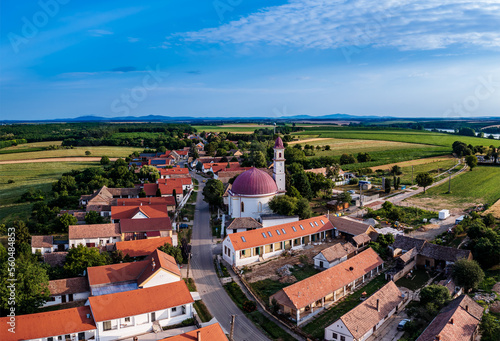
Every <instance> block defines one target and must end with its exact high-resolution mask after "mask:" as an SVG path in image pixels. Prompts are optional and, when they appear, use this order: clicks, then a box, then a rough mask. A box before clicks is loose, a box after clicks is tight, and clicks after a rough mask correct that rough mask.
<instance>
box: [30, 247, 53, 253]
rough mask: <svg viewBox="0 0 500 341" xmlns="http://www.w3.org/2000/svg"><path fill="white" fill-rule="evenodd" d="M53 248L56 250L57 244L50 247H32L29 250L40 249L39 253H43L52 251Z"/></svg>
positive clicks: (33, 251)
mask: <svg viewBox="0 0 500 341" xmlns="http://www.w3.org/2000/svg"><path fill="white" fill-rule="evenodd" d="M54 250H57V246H52V247H32V248H31V252H32V253H36V252H37V251H40V253H41V254H42V255H43V254H45V253H50V252H54Z"/></svg>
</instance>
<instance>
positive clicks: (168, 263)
mask: <svg viewBox="0 0 500 341" xmlns="http://www.w3.org/2000/svg"><path fill="white" fill-rule="evenodd" d="M146 261H147V262H148V263H147V264H148V265H147V266H146V267H145V268H144V271H143V272H142V273H141V274H140V275H139V277H138V278H137V284H138V285H139V286H141V284H143V283H144V282H145V281H146V280H147V279H148V278H149V277H150V276H151V275H152V274H154V273H155V272H156V271H158V270H159V269H164V270H166V271H168V272H171V273H173V274H174V275H177V276H179V279H180V277H181V270H180V269H179V266H178V265H177V262H176V261H175V259H174V257H172V256H170V255H167V254H166V253H165V252H162V251H160V250H158V249H156V250H154V251H153V252H152V253H151V255H150V256H149V257H147V258H146ZM153 265H154V266H153Z"/></svg>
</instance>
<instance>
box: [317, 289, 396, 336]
mask: <svg viewBox="0 0 500 341" xmlns="http://www.w3.org/2000/svg"><path fill="white" fill-rule="evenodd" d="M402 304H403V294H402V293H401V291H400V290H399V289H398V287H397V286H396V284H394V282H392V281H391V282H389V283H387V284H386V285H384V286H383V287H382V288H380V289H379V290H378V291H377V292H375V293H374V294H373V295H372V296H370V297H369V298H367V299H366V300H365V301H363V302H362V303H360V304H359V305H358V306H356V307H355V308H354V309H352V310H350V311H349V312H347V313H346V314H344V315H343V316H342V317H341V318H340V319H338V320H337V321H335V322H334V323H332V324H331V325H329V326H328V327H326V328H325V340H335V341H364V340H366V339H367V338H368V337H370V335H372V334H373V333H374V332H375V331H376V330H378V329H379V328H380V327H381V326H382V325H383V324H384V322H385V321H387V319H389V318H390V317H391V316H392V315H393V314H394V313H397V312H398V309H399V308H401V306H402Z"/></svg>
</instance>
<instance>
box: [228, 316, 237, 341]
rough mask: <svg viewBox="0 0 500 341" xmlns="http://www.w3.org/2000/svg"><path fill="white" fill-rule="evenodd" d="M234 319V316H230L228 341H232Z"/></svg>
mask: <svg viewBox="0 0 500 341" xmlns="http://www.w3.org/2000/svg"><path fill="white" fill-rule="evenodd" d="M235 319H236V315H231V332H230V333H229V340H230V341H234V338H233V335H234V320H235Z"/></svg>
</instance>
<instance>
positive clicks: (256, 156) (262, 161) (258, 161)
mask: <svg viewBox="0 0 500 341" xmlns="http://www.w3.org/2000/svg"><path fill="white" fill-rule="evenodd" d="M250 158H251V161H252V163H253V165H254V167H257V168H262V167H266V166H267V162H266V156H265V155H264V153H263V152H261V151H260V150H257V151H255V152H252V154H251V155H250Z"/></svg>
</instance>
